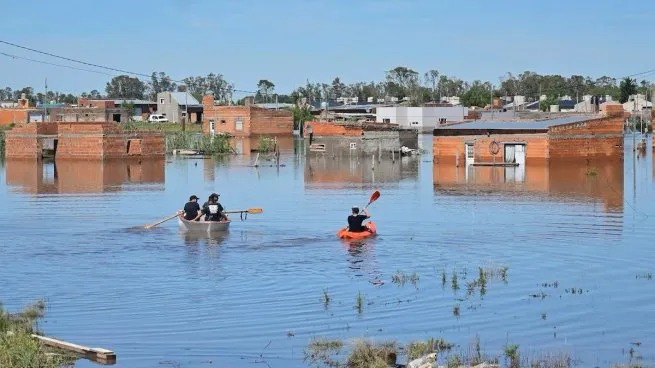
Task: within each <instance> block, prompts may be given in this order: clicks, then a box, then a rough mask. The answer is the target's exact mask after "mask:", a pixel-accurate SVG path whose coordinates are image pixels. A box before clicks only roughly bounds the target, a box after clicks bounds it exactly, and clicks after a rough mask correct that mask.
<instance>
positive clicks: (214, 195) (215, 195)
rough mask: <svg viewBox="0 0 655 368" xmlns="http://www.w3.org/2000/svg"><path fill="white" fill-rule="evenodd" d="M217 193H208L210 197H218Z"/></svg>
mask: <svg viewBox="0 0 655 368" xmlns="http://www.w3.org/2000/svg"><path fill="white" fill-rule="evenodd" d="M219 195H220V194H216V193H212V194H211V195H210V197H216V198H218V196H219Z"/></svg>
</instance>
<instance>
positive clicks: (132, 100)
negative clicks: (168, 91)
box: [109, 98, 157, 105]
mask: <svg viewBox="0 0 655 368" xmlns="http://www.w3.org/2000/svg"><path fill="white" fill-rule="evenodd" d="M109 101H114V104H116V105H120V104H122V103H128V104H133V105H156V104H157V103H156V102H154V101H148V100H139V99H136V98H114V99H110V100H109Z"/></svg>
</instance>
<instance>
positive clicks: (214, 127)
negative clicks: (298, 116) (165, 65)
mask: <svg viewBox="0 0 655 368" xmlns="http://www.w3.org/2000/svg"><path fill="white" fill-rule="evenodd" d="M202 105H203V121H202V131H203V132H204V133H205V134H219V133H228V134H230V135H233V136H236V137H250V136H256V135H292V134H293V117H292V115H291V112H290V111H286V110H271V109H265V108H261V107H255V106H252V105H246V106H222V105H216V103H215V101H214V96H211V95H209V96H204V97H203V98H202Z"/></svg>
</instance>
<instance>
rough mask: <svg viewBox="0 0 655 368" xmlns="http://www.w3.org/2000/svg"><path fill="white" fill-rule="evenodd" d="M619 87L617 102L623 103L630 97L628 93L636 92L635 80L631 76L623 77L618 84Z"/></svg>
mask: <svg viewBox="0 0 655 368" xmlns="http://www.w3.org/2000/svg"><path fill="white" fill-rule="evenodd" d="M619 89H620V91H621V96H620V97H619V102H621V103H625V102H626V101H628V99H629V98H630V95H634V94H635V93H637V81H636V80H635V79H632V78H627V77H626V78H623V80H621V84H620V85H619Z"/></svg>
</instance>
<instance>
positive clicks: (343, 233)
mask: <svg viewBox="0 0 655 368" xmlns="http://www.w3.org/2000/svg"><path fill="white" fill-rule="evenodd" d="M364 226H366V228H367V229H368V231H358V232H352V231H348V226H344V227H342V228H341V229H339V231H337V236H338V237H339V238H341V239H363V238H367V237H369V236H373V235H375V234H376V233H377V229H376V227H375V223H374V222H373V221H368V222H366V223H365V224H364Z"/></svg>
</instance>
